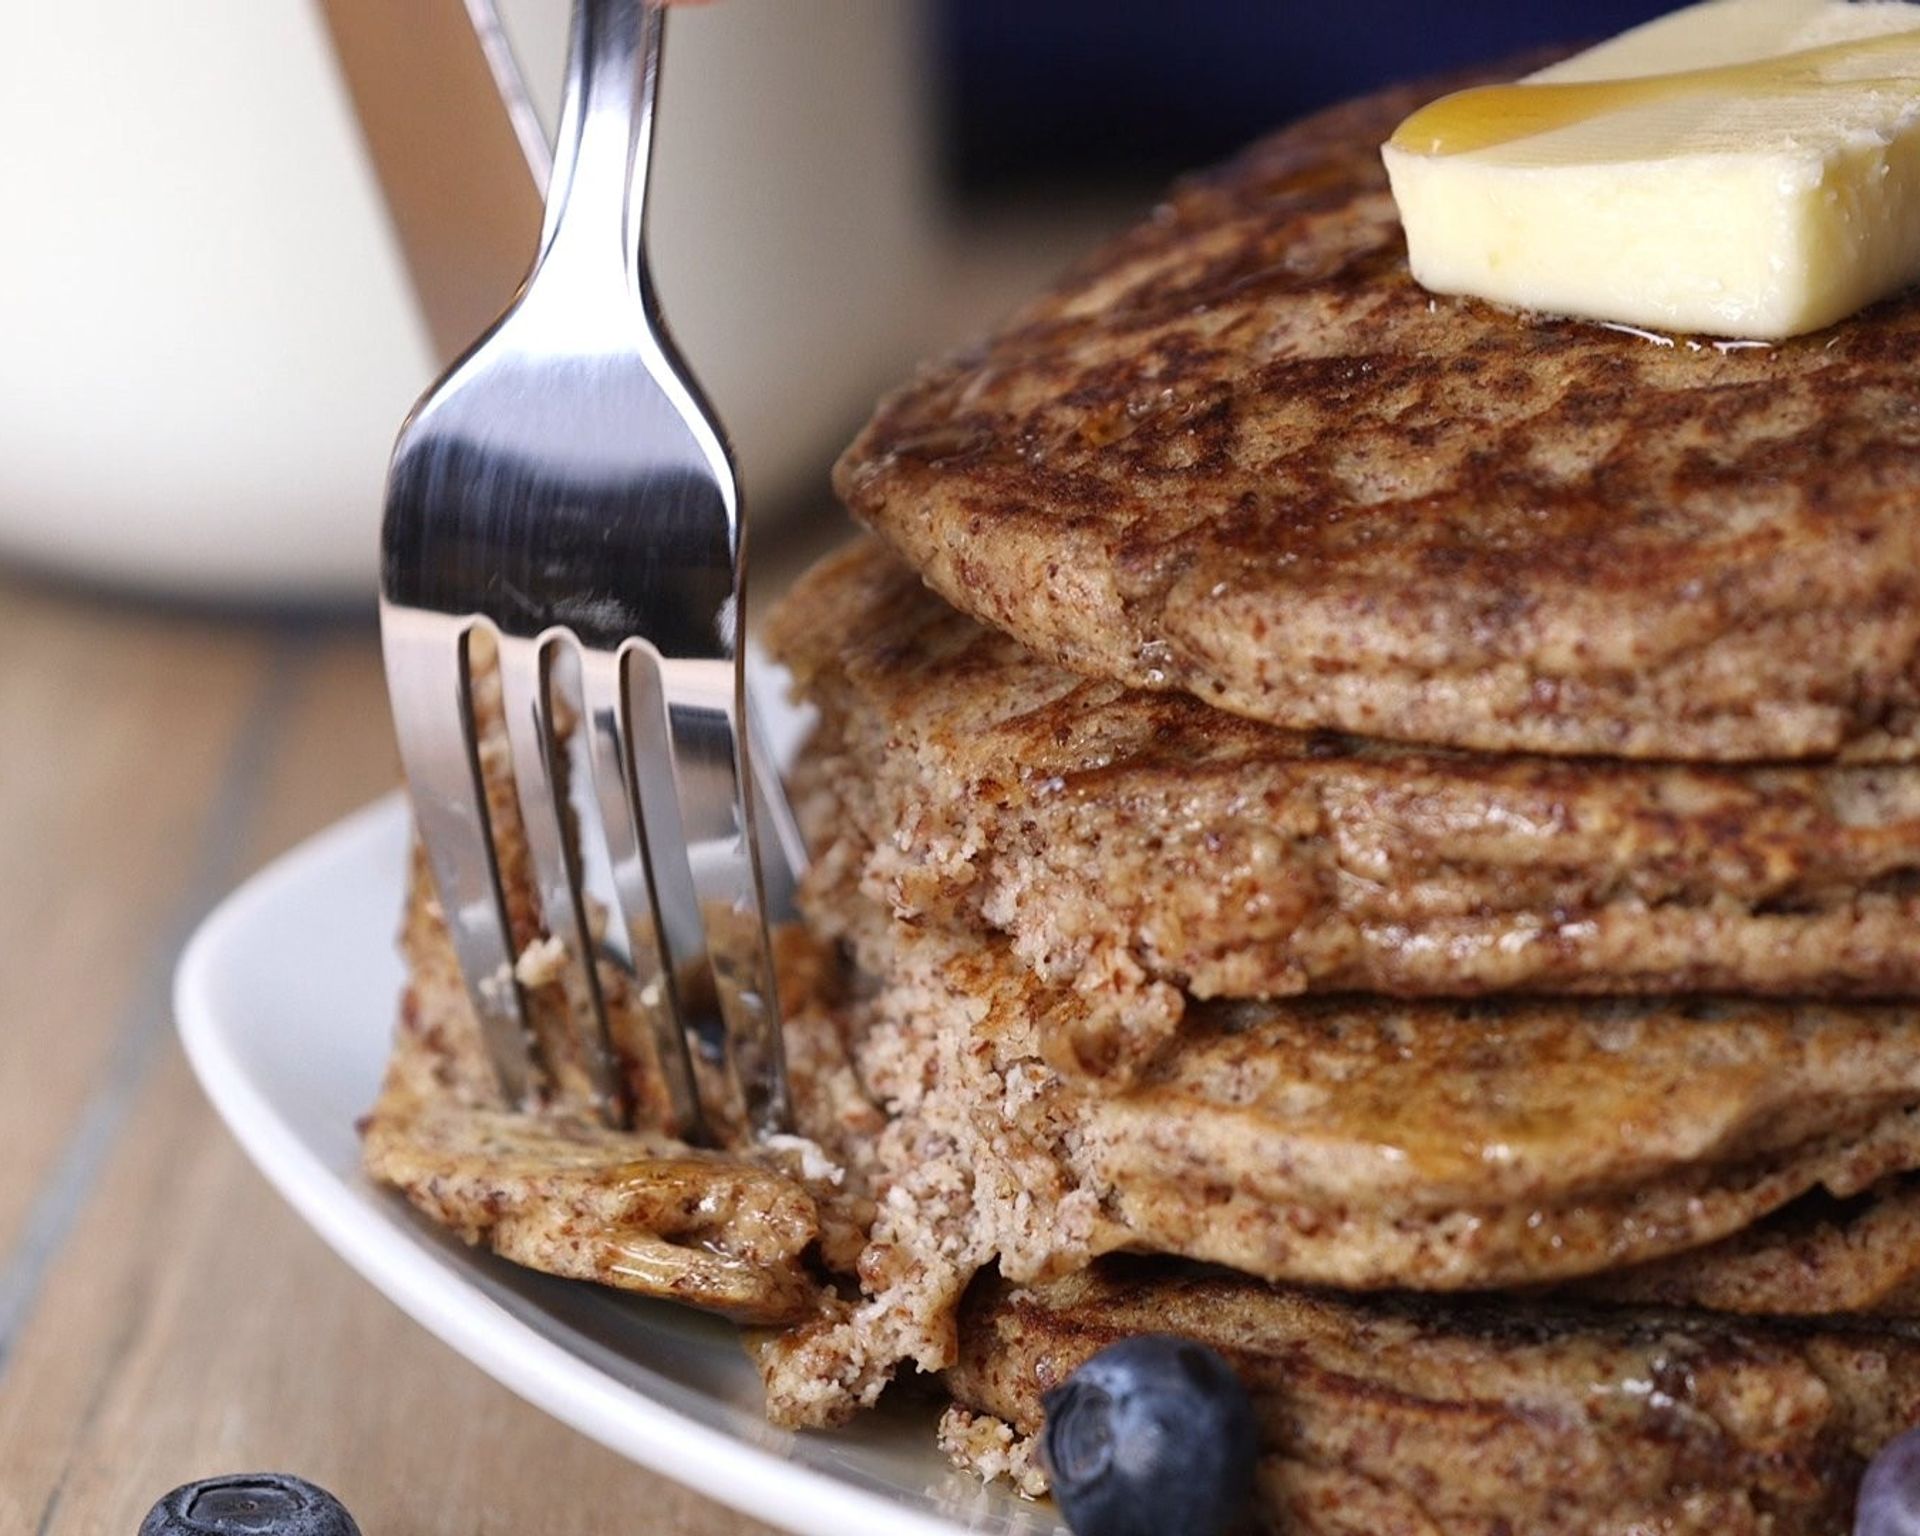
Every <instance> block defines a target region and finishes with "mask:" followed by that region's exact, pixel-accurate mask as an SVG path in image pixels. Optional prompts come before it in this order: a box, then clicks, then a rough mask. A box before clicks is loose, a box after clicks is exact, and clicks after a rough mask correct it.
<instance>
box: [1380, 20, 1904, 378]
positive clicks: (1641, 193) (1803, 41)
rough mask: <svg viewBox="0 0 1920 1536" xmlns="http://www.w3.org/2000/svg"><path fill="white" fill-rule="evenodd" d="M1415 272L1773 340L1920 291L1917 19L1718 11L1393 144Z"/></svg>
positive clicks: (1643, 35)
mask: <svg viewBox="0 0 1920 1536" xmlns="http://www.w3.org/2000/svg"><path fill="white" fill-rule="evenodd" d="M1383 155H1384V157H1385V160H1386V164H1387V170H1388V174H1389V177H1390V179H1391V181H1392V185H1393V192H1394V197H1395V199H1396V201H1397V202H1398V204H1399V207H1400V213H1401V219H1402V222H1403V224H1404V225H1405V227H1406V232H1407V244H1408V251H1409V257H1410V260H1411V262H1412V266H1413V272H1414V276H1415V277H1416V278H1417V279H1418V280H1419V281H1420V282H1421V283H1422V284H1424V285H1425V286H1426V287H1428V288H1430V289H1433V290H1435V291H1437V292H1442V293H1465V294H1473V295H1476V296H1478V297H1481V298H1486V299H1491V300H1494V301H1496V302H1500V303H1506V304H1511V305H1515V306H1517V307H1521V308H1526V309H1534V310H1542V311H1547V312H1551V313H1559V314H1570V315H1578V316H1585V317H1588V318H1592V319H1598V320H1608V321H1614V322H1618V323H1622V324H1628V325H1636V326H1644V327H1648V328H1651V329H1655V330H1660V331H1684V332H1702V333H1706V334H1711V335H1718V336H1731V337H1744V338H1751V339H1763V340H1773V339H1779V338H1783V337H1787V336H1792V335H1796V334H1799V333H1801V332H1805V331H1810V330H1815V329H1818V328H1820V327H1822V326H1825V325H1828V324H1831V323H1832V322H1834V321H1836V320H1839V319H1841V318H1843V317H1844V316H1846V315H1847V314H1850V313H1852V312H1853V311H1854V310H1856V309H1859V308H1861V307H1863V306H1864V305H1866V304H1869V303H1872V302H1873V301H1874V300H1876V299H1879V298H1883V297H1885V296H1887V295H1888V294H1890V293H1893V292H1895V291H1897V290H1898V289H1900V288H1902V287H1905V286H1907V285H1908V284H1910V283H1913V282H1914V281H1916V280H1920V5H1915V4H1909V3H1904V0H1878V3H1846V0H1709V3H1707V4H1702V5H1696V6H1692V7H1690V8H1688V9H1686V10H1683V11H1679V12H1676V13H1674V14H1673V15H1671V16H1668V17H1665V18H1662V19H1661V20H1659V21H1656V22H1652V23H1649V24H1648V25H1647V26H1645V27H1640V28H1636V29H1635V30H1634V31H1632V32H1629V33H1626V34H1623V35H1622V36H1621V37H1619V38H1616V39H1614V40H1613V41H1612V42H1610V43H1605V44H1602V45H1601V46H1600V47H1598V48H1595V49H1591V50H1589V51H1588V52H1587V53H1585V54H1581V55H1579V56H1577V57H1575V58H1573V59H1570V60H1567V61H1566V62H1565V63H1562V64H1560V65H1558V66H1555V67H1554V68H1553V69H1549V70H1545V71H1542V72H1541V73H1540V74H1538V75H1536V76H1532V77H1530V78H1529V79H1528V80H1526V81H1522V82H1519V83H1516V84H1513V85H1502V86H1489V87H1483V88H1481V89H1478V90H1472V91H1464V92H1460V93H1458V94H1457V95H1453V96H1448V97H1443V98H1442V99H1441V100H1439V101H1437V102H1434V103H1432V104H1431V105H1429V106H1426V107H1423V108H1421V109H1420V110H1419V111H1417V112H1415V113H1414V114H1413V115H1412V116H1411V117H1409V118H1408V119H1407V120H1406V121H1405V122H1404V123H1403V124H1401V126H1400V128H1399V129H1398V130H1397V131H1396V132H1395V134H1394V136H1393V138H1392V139H1391V140H1390V141H1389V142H1388V144H1387V145H1386V146H1385V148H1384V150H1383Z"/></svg>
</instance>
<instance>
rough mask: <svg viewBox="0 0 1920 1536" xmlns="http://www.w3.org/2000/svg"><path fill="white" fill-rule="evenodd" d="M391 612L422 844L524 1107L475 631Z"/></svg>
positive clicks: (484, 1018) (470, 982) (523, 1057)
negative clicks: (484, 767)
mask: <svg viewBox="0 0 1920 1536" xmlns="http://www.w3.org/2000/svg"><path fill="white" fill-rule="evenodd" d="M382 607H383V613H382V616H381V626H380V627H381V632H382V647H383V650H384V653H385V657H386V664H387V686H388V689H389V691H390V692H391V693H392V696H393V706H394V708H393V717H394V728H395V734H396V736H397V737H398V741H399V746H400V759H401V762H402V764H403V765H404V767H405V769H406V774H407V782H408V784H409V786H410V787H411V789H412V791H413V805H414V816H415V819H416V821H417V823H418V825H419V829H420V839H421V841H422V842H423V843H424V844H425V846H426V850H427V858H428V862H429V863H430V864H431V866H432V869H433V875H434V883H435V885H436V886H437V887H438V889H439V892H440V901H441V904H442V906H443V907H444V908H445V909H446V920H447V928H448V931H449V932H450V933H451V935H452V937H453V946H454V952H455V954H456V955H457V956H458V958H459V961H460V970H461V974H462V975H463V976H464V977H465V978H466V983H467V992H468V995H469V996H470V997H471V998H472V1000H473V1008H474V1013H475V1014H476V1016H477V1017H478V1018H479V1021H480V1032H481V1037H482V1039H483V1040H484V1041H485V1043H486V1047H487V1053H488V1055H489V1056H490V1057H491V1058H492V1061H493V1068H494V1072H495V1074H496V1075H497V1076H498V1078H499V1080H500V1093H501V1096H502V1098H503V1099H504V1100H505V1101H506V1102H507V1103H508V1104H510V1105H514V1106H520V1105H524V1104H525V1103H527V1101H528V1099H529V1096H530V1091H531V1087H532V1079H533V1065H532V1058H531V1054H530V1050H529V1045H528V1032H527V1021H526V1009H525V1003H524V1001H523V999H522V998H521V996H520V986H519V983H518V982H517V981H515V980H514V975H513V938H512V934H511V933H510V932H509V930H508V926H507V906H506V898H505V894H504V892H503V890H502V887H501V881H500V870H499V865H498V862H497V860H496V856H495V852H494V841H493V821H492V817H491V815H490V814H489V812H488V809H487V794H486V785H485V781H484V780H483V779H482V777H481V772H480V748H479V733H478V727H477V725H476V723H475V721H474V714H473V692H472V682H473V678H472V668H471V665H470V661H469V656H468V648H469V646H470V644H471V642H472V634H473V631H472V625H471V622H470V621H468V620H464V619H455V618H449V617H447V616H445V615H442V614H435V613H424V612H420V611H418V610H408V609H404V608H398V607H396V606H394V605H392V604H383V605H382Z"/></svg>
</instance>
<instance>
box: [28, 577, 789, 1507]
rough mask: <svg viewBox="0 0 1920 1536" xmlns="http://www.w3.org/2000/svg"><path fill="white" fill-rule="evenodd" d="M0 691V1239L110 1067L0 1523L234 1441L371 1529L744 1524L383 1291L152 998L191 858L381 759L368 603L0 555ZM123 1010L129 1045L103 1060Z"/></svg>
mask: <svg viewBox="0 0 1920 1536" xmlns="http://www.w3.org/2000/svg"><path fill="white" fill-rule="evenodd" d="M28 642H31V643H28ZM82 706H84V707H82ZM0 711H4V713H0V719H4V720H5V722H6V725H7V729H6V730H5V731H4V732H3V733H0V870H5V871H7V872H8V874H9V878H7V879H5V880H0V935H4V936H5V938H6V940H7V942H8V947H9V950H10V952H11V953H10V956H9V962H8V966H7V967H5V968H0V1026H3V1027H0V1039H4V1040H5V1041H6V1044H5V1045H4V1046H3V1047H0V1050H4V1052H5V1056H4V1061H5V1063H6V1070H5V1071H4V1072H0V1110H4V1111H5V1113H7V1114H8V1116H9V1117H10V1135H9V1147H10V1149H13V1148H18V1149H21V1151H19V1152H16V1155H15V1156H14V1157H13V1158H10V1159H9V1166H8V1171H7V1173H6V1175H5V1176H4V1178H0V1265H11V1264H12V1263H13V1261H14V1260H15V1259H17V1258H18V1246H17V1243H16V1241H15V1239H16V1238H17V1237H18V1236H19V1233H20V1231H21V1227H22V1222H23V1221H24V1220H25V1219H26V1218H27V1217H28V1216H31V1214H32V1213H33V1212H35V1211H36V1210H39V1211H46V1210H47V1209H49V1208H50V1206H51V1205H53V1204H57V1202H54V1201H50V1198H49V1193H48V1183H47V1174H48V1172H49V1170H51V1169H53V1168H54V1167H55V1166H56V1165H57V1164H58V1163H59V1162H60V1158H61V1153H62V1148H63V1147H64V1146H66V1145H67V1144H69V1143H70V1141H71V1139H72V1137H73V1136H74V1134H75V1124H76V1121H77V1120H78V1119H80V1118H83V1117H84V1111H85V1110H86V1107H87V1105H88V1104H89V1103H93V1104H94V1105H95V1106H96V1107H98V1105H99V1103H100V1101H101V1099H102V1084H103V1083H106V1082H108V1081H110V1080H112V1079H114V1078H115V1077H116V1074H117V1076H118V1078H119V1080H120V1081H122V1082H124V1083H125V1084H126V1089H125V1092H124V1093H123V1095H122V1100H123V1103H121V1104H120V1105H119V1107H118V1109H117V1110H116V1106H115V1105H114V1104H111V1103H110V1104H108V1106H107V1110H108V1111H109V1112H107V1113H104V1114H102V1115H96V1117H95V1118H96V1120H97V1121H98V1122H99V1126H98V1129H97V1131H96V1134H97V1136H98V1138H99V1141H100V1146H101V1151H100V1155H99V1156H98V1158H97V1160H96V1165H95V1166H94V1167H92V1168H91V1170H83V1172H86V1173H88V1176H87V1177H85V1178H83V1179H80V1180H78V1181H77V1182H76V1183H75V1184H74V1186H73V1188H72V1189H71V1190H70V1191H69V1192H68V1193H69V1194H70V1195H71V1196H72V1199H73V1205H72V1208H71V1209H68V1210H64V1211H61V1212H59V1213H58V1214H59V1215H60V1216H61V1220H60V1221H58V1222H56V1223H55V1224H54V1226H53V1229H52V1230H53V1231H54V1234H55V1236H56V1238H57V1239H58V1240H57V1242H55V1243H54V1244H53V1245H52V1246H51V1249H50V1251H49V1252H48V1253H47V1254H46V1255H45V1256H44V1259H43V1261H42V1262H41V1263H40V1265H39V1266H38V1268H37V1271H36V1283H35V1285H34V1286H33V1287H32V1288H31V1293H30V1294H29V1295H28V1296H27V1297H26V1298H25V1300H24V1302H23V1304H22V1306H21V1307H20V1309H19V1316H20V1322H21V1326H20V1327H19V1329H18V1331H17V1333H15V1334H14V1335H13V1336H12V1337H11V1338H8V1339H5V1340H0V1348H4V1350H5V1353H4V1355H0V1536H15V1533H19V1536H97V1533H114V1532H118V1533H124V1536H131V1533H132V1531H133V1530H134V1529H135V1527H136V1526H137V1524H138V1522H139V1519H140V1516H141V1515H142V1513H144V1511H145V1509H146V1507H147V1506H148V1504H149V1503H151V1501H152V1500H153V1499H154V1498H155V1497H157V1496H158V1495H159V1494H160V1493H162V1492H164V1491H165V1490H166V1489H167V1488H169V1487H171V1486H173V1485H174V1484H176V1483H179V1482H182V1481H185V1480H187V1479H190V1478H194V1477H201V1476H207V1475H210V1474H212V1473H215V1472H221V1471H233V1470H249V1469H260V1468H278V1469H284V1470H289V1471H295V1472H299V1473H301V1474H303V1475H305V1476H308V1477H311V1478H314V1479H315V1480H317V1481H319V1482H321V1483H323V1484H325V1485H327V1486H329V1487H331V1488H333V1489H334V1490H335V1491H336V1492H338V1493H339V1494H340V1495H341V1497H342V1498H343V1499H345V1500H346V1502H347V1504H348V1506H349V1508H351V1509H352V1510H353V1511H354V1513H355V1515H356V1516H357V1518H358V1519H359V1521H360V1523H361V1525H362V1527H363V1528H364V1529H365V1530H367V1531H368V1532H369V1533H385V1536H416V1533H427V1532H446V1533H449V1536H453V1533H459V1536H474V1533H493V1532H499V1533H502V1536H505V1533H508V1532H513V1533H516V1536H517V1533H520V1532H526V1531H540V1532H542V1533H544V1536H575V1533H578V1536H588V1533H597V1532H603V1531H606V1532H611V1531H622V1532H624V1531H627V1530H631V1529H646V1530H649V1531H660V1532H685V1533H688V1536H753V1533H756V1532H758V1531H760V1530H761V1529H762V1528H761V1527H758V1526H755V1525H753V1524H752V1523H750V1522H747V1521H744V1520H741V1519H740V1518H738V1517H736V1516H734V1515H732V1514H731V1513H729V1512H727V1511H725V1510H722V1509H720V1508H719V1507H718V1506H716V1505H713V1504H710V1503H708V1502H707V1501H705V1500H702V1499H700V1498H697V1497H696V1496H694V1495H692V1494H690V1493H687V1492H686V1491H684V1490H682V1489H680V1488H678V1487H677V1486H675V1485H674V1484H672V1483H671V1482H669V1481H667V1480H665V1479H662V1478H657V1477H654V1476H651V1475H650V1474H647V1473H645V1472H642V1471H640V1470H639V1469H637V1468H635V1467H632V1466H630V1465H629V1464H627V1463H626V1462H624V1461H622V1460H621V1459H619V1458H618V1457H615V1456H614V1455H612V1454H611V1453H609V1452H606V1451H603V1450H601V1449H600V1448H599V1447H597V1446H595V1445H593V1444H592V1443H590V1442H589V1441H587V1440H585V1439H584V1438H582V1437H580V1436H579V1435H576V1434H574V1433H573V1432H572V1431H571V1430H568V1429H566V1428H564V1427H563V1426H561V1425H559V1424H558V1423H556V1422H554V1421H552V1420H550V1419H547V1418H546V1417H545V1416H543V1415H542V1414H540V1413H538V1412H537V1411H536V1410H534V1409H533V1408H531V1407H528V1406H527V1405H525V1404H523V1403H521V1402H519V1401H518V1400H517V1399H515V1398H514V1397H512V1396H511V1395H510V1394H509V1393H507V1392H506V1390H505V1389H504V1388H501V1387H499V1386H497V1385H495V1384H494V1383H493V1382H492V1381H491V1380H489V1379H488V1378H486V1377H485V1376H483V1375H482V1374H481V1373H479V1372H478V1371H477V1370H475V1369H474V1368H472V1367H470V1366H468V1365H467V1364H466V1363H465V1362H464V1361H462V1360H460V1359H459V1358H458V1357H456V1356H455V1355H454V1354H453V1353H452V1352H451V1351H449V1350H448V1349H446V1348H445V1347H444V1346H442V1345H441V1344H440V1343H439V1342H438V1341H436V1340H434V1339H432V1338H431V1337H429V1336H428V1335H427V1334H426V1333H425V1332H424V1331H422V1330H421V1329H420V1328H418V1327H417V1326H416V1325H414V1324H413V1323H412V1322H410V1321H409V1320H408V1319H406V1318H405V1317H403V1316H402V1315H401V1314H400V1313H399V1312H398V1311H397V1310H396V1309H394V1308H393V1307H391V1306H390V1305H389V1304H388V1303H387V1302H385V1301H384V1300H383V1299H382V1298H380V1297H379V1296H378V1295H377V1294H376V1293H375V1292H374V1291H373V1290H372V1289H371V1288H370V1287H368V1286H367V1285H366V1284H365V1283H364V1282H363V1281H361V1280H360V1279H359V1278H358V1277H357V1276H355V1275H354V1274H353V1273H352V1272H351V1271H349V1270H348V1269H347V1267H346V1266H345V1265H344V1264H342V1263H341V1262H340V1261H339V1260H337V1259H335V1258H334V1257H333V1256H332V1255H331V1254H330V1253H328V1252H327V1251H326V1250H325V1249H324V1247H323V1246H322V1245H321V1244H320V1243H319V1241H318V1240H317V1239H316V1238H314V1237H313V1236H312V1235H311V1234H309V1233H308V1232H307V1231H306V1230H305V1228H304V1227H303V1226H301V1224H300V1223H299V1221H298V1220H297V1218H295V1217H294V1216H293V1215H292V1214H291V1212H289V1211H288V1210H287V1209H286V1208H285V1207H284V1206H283V1205H282V1204H281V1203H280V1201H279V1199H278V1197H277V1196H275V1195H274V1194H273V1193H272V1191H271V1190H270V1189H268V1187H267V1186H266V1184H265V1183H264V1182H263V1181H262V1180H261V1179H260V1178H259V1177H258V1176H257V1175H256V1174H255V1173H254V1172H253V1171H252V1169H251V1168H250V1167H249V1166H248V1165H247V1164H246V1162H245V1160H244V1159H243V1158H242V1156H241V1154H240V1152H239V1150H238V1149H237V1147H235V1145H234V1144H233V1143H232V1141H231V1140H230V1139H229V1138H228V1137H227V1135H226V1132H225V1131H224V1129H223V1128H222V1127H221V1126H220V1125H219V1123H218V1122H217V1121H216V1119H215V1118H214V1116H213V1113H212V1111H211V1110H210V1109H209V1108H208V1107H207V1105H206V1103H205V1101H204V1100H203V1099H202V1098H201V1096H200V1094H199V1091H198V1089H197V1087H196V1086H195V1085H194V1083H193V1082H192V1079H191V1076H190V1074H189V1073H188V1071H187V1068H186V1066H185V1064H184V1062H183V1060H182V1059H181V1057H180V1054H179V1051H178V1048H177V1046H175V1044H174V1043H173V1041H172V1038H171V1033H170V1030H168V1029H167V1028H166V1023H167V1019H166V997H165V984H166V979H167V976H166V973H167V970H168V968H169V967H168V966H167V965H166V964H155V963H153V962H152V961H151V960H149V959H148V958H147V957H148V956H149V955H150V954H151V953H153V952H155V951H161V952H162V954H161V958H162V960H168V959H170V955H168V954H166V953H164V951H165V950H166V948H167V946H168V945H169V944H170V943H172V942H174V941H175V936H174V934H173V933H172V931H171V929H172V926H177V925H178V924H179V923H180V921H181V920H182V914H181V912H180V910H179V909H180V908H181V907H182V906H183V904H188V903H191V902H192V901H193V900H194V898H195V896H196V894H197V893H196V890H195V885H196V882H201V883H206V882H217V885H218V886H220V887H224V885H227V884H231V883H232V881H233V880H234V879H236V878H238V877H239V876H241V875H243V874H244V873H245V872H246V870H247V869H250V868H252V867H255V866H256V865H258V864H259V863H260V862H262V861H264V859H266V858H267V857H270V856H271V855H273V854H275V853H278V852H280V851H282V850H283V849H285V848H286V847H289V846H291V845H292V844H293V843H295V842H297V841H298V840H299V839H300V838H302V837H304V836H305V835H307V834H308V833H310V832H312V831H315V830H317V829H318V828H320V827H322V826H324V825H326V824H327V823H328V822H330V821H332V820H334V819H335V818H336V817H338V816H339V815H341V814H343V813H344V812H346V811H348V810H350V809H352V808H353V807H354V806H356V805H359V804H361V803H363V802H364V801H366V800H367V799H369V798H370V797H372V796H373V795H376V794H378V793H380V792H382V791H383V790H385V789H386V788H388V787H390V786H391V784H392V783H393V782H394V779H395V769H394V757H393V748H392V743H391V739H390V736H389V731H388V726H387V721H386V704H385V699H384V695H383V693H382V690H381V686H380V674H379V662H378V654H377V649H376V646H375V644H374V641H373V637H372V635H371V633H370V631H369V630H365V629H358V628H313V627H294V628H275V627H267V626H253V625H243V624H229V623H216V622H212V621H205V620H196V619H159V618H154V617H152V616H142V615H140V614H137V613H133V612H126V613H116V612H112V611H107V610H101V609H99V608H98V607H96V606H90V605H86V604H83V603H80V602H78V601H76V600H73V599H69V598H66V597H61V596H50V595H48V594H45V593H40V592H33V591H26V590H15V589H13V588H9V587H5V586H0ZM23 737H24V738H26V740H24V741H23ZM29 743H34V744H36V745H35V747H34V750H28V745H29ZM223 818H224V819H223ZM22 870H30V871H32V875H31V878H18V877H16V876H15V874H14V872H16V871H22ZM214 893H215V894H217V889H216V890H215V892H214ZM28 941H30V942H28ZM23 951H27V953H23ZM9 973H10V974H9ZM156 1021H157V1023H156ZM150 1029H151V1030H156V1032H155V1033H153V1034H152V1035H151V1036H150V1037H147V1038H151V1039H152V1041H153V1042H154V1044H153V1046H152V1047H151V1048H150V1049H149V1051H148V1058H149V1060H150V1064H149V1065H145V1066H144V1067H143V1065H142V1063H141V1061H139V1060H137V1059H136V1060H135V1061H133V1062H132V1064H131V1065H129V1064H128V1060H127V1056H128V1050H129V1047H128V1043H127V1042H128V1040H129V1039H131V1040H134V1041H135V1042H137V1041H138V1040H139V1039H141V1038H143V1036H142V1031H143V1030H150ZM43 1225H44V1224H43Z"/></svg>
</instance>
